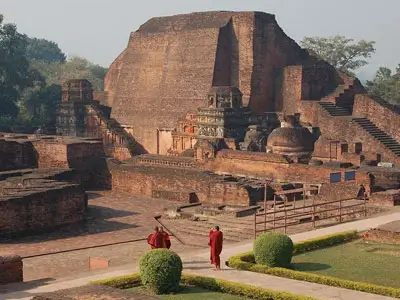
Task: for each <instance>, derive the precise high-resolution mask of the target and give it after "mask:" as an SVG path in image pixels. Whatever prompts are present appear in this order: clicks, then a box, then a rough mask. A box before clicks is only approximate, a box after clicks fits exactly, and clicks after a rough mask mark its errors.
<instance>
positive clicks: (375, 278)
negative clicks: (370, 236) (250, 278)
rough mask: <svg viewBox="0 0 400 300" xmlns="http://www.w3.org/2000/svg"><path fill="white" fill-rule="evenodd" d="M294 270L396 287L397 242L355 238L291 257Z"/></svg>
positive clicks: (399, 250)
mask: <svg viewBox="0 0 400 300" xmlns="http://www.w3.org/2000/svg"><path fill="white" fill-rule="evenodd" d="M292 262H293V266H294V268H295V269H296V270H298V271H304V272H309V273H316V274H320V275H327V276H332V277H339V278H342V279H347V280H353V281H359V282H367V283H373V284H378V285H385V286H391V287H396V288H400V279H399V278H400V277H399V276H400V245H387V244H378V243H372V242H368V243H366V242H365V241H363V240H358V241H355V242H351V243H347V244H343V245H339V246H334V247H330V248H326V249H321V250H316V251H312V252H307V253H304V254H300V255H296V256H294V257H293V260H292Z"/></svg>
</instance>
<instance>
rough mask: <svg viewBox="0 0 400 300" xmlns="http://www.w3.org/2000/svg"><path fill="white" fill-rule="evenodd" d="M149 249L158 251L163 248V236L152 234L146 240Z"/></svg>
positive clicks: (156, 233) (158, 233) (157, 233)
mask: <svg viewBox="0 0 400 300" xmlns="http://www.w3.org/2000/svg"><path fill="white" fill-rule="evenodd" d="M147 241H148V243H149V245H150V247H151V249H158V248H162V247H163V235H162V234H161V233H160V232H158V231H157V232H154V233H153V234H152V235H150V236H149V238H148V239H147Z"/></svg>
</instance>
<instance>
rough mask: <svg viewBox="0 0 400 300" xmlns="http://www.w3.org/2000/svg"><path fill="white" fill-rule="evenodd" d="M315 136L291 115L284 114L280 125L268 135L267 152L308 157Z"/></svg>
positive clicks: (295, 157)
mask: <svg viewBox="0 0 400 300" xmlns="http://www.w3.org/2000/svg"><path fill="white" fill-rule="evenodd" d="M314 142H315V137H314V136H313V134H312V133H311V132H310V131H309V130H307V129H306V128H304V127H302V126H301V125H300V124H299V122H298V120H297V118H296V117H295V116H293V115H289V116H285V117H284V120H283V121H282V122H281V127H280V128H276V129H274V130H273V131H272V132H271V134H270V135H269V136H268V140H267V153H276V154H280V155H286V156H289V157H292V158H294V159H295V160H297V159H298V158H301V157H308V156H310V154H311V153H312V152H313V150H314Z"/></svg>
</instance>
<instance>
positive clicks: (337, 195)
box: [318, 181, 360, 201]
mask: <svg viewBox="0 0 400 300" xmlns="http://www.w3.org/2000/svg"><path fill="white" fill-rule="evenodd" d="M359 191H360V184H359V183H357V182H355V181H350V182H337V183H332V184H323V185H322V186H321V188H320V190H319V196H318V198H319V199H322V200H326V201H335V200H344V199H354V198H357V196H358V193H359Z"/></svg>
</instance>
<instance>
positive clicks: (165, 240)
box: [159, 227, 171, 249]
mask: <svg viewBox="0 0 400 300" xmlns="http://www.w3.org/2000/svg"><path fill="white" fill-rule="evenodd" d="M159 230H160V233H161V235H162V237H163V240H162V244H163V248H167V249H169V248H171V238H170V237H169V234H168V232H166V231H164V228H163V227H160V228H159Z"/></svg>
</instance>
